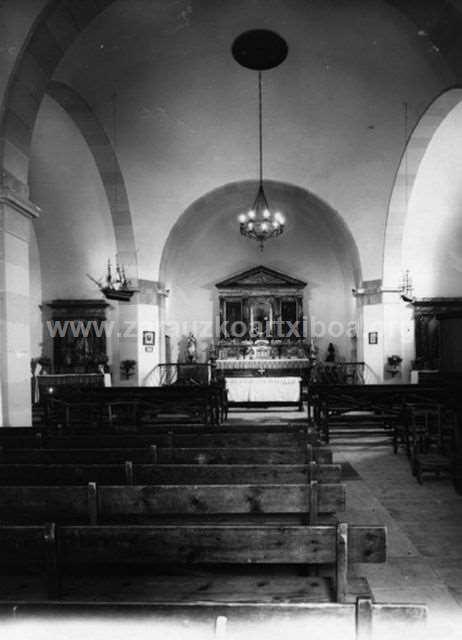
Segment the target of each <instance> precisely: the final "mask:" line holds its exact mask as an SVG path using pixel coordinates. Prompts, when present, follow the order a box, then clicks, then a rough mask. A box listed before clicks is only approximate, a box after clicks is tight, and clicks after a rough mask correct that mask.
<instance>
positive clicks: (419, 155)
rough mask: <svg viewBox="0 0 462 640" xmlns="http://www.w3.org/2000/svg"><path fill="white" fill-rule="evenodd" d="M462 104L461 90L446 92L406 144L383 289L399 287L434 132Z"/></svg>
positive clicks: (390, 226)
mask: <svg viewBox="0 0 462 640" xmlns="http://www.w3.org/2000/svg"><path fill="white" fill-rule="evenodd" d="M461 100H462V88H461V89H459V88H457V89H450V90H449V91H446V92H444V93H443V94H441V95H440V96H438V98H436V100H435V101H434V102H432V104H431V105H430V106H429V107H428V109H427V110H426V111H425V113H424V114H423V115H422V117H421V118H420V120H419V122H418V123H417V125H416V127H415V128H414V130H413V131H412V133H411V135H410V136H409V139H408V141H407V144H406V147H405V149H404V151H403V154H402V156H401V161H400V165H399V168H398V171H397V173H396V177H395V181H394V184H393V190H392V193H391V198H390V203H389V206H388V215H387V221H386V225H385V240H384V253H383V286H384V288H386V287H397V286H398V283H399V281H400V279H401V277H402V273H403V270H404V267H405V265H403V264H402V245H403V232H404V225H405V222H406V216H407V212H408V205H409V201H410V198H411V194H412V190H413V188H414V184H415V180H416V177H417V173H418V171H419V167H420V164H421V162H422V159H423V157H424V155H425V153H426V151H427V149H428V146H429V144H430V141H431V139H432V138H433V136H434V134H435V132H436V131H437V129H438V128H439V126H440V125H441V123H442V122H443V120H445V118H446V117H447V116H448V114H449V113H450V112H451V111H452V110H453V109H454V107H456V106H457V105H458V104H459V102H460V101H461Z"/></svg>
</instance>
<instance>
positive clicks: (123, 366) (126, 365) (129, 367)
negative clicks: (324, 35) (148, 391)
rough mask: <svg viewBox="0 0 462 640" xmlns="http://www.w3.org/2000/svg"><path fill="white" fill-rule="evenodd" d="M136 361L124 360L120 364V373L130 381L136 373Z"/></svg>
mask: <svg viewBox="0 0 462 640" xmlns="http://www.w3.org/2000/svg"><path fill="white" fill-rule="evenodd" d="M135 367H136V360H122V362H121V363H120V371H121V373H122V374H123V375H124V376H125V379H126V380H128V379H129V378H130V377H131V376H133V375H134V373H135Z"/></svg>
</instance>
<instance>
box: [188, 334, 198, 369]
mask: <svg viewBox="0 0 462 640" xmlns="http://www.w3.org/2000/svg"><path fill="white" fill-rule="evenodd" d="M196 360H197V340H196V338H195V337H194V334H192V333H190V334H189V336H188V340H187V342H186V361H187V362H196Z"/></svg>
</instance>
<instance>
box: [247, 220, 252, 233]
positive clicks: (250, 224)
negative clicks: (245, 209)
mask: <svg viewBox="0 0 462 640" xmlns="http://www.w3.org/2000/svg"><path fill="white" fill-rule="evenodd" d="M247 229H248V230H249V231H252V229H253V222H249V223H248V224H247Z"/></svg>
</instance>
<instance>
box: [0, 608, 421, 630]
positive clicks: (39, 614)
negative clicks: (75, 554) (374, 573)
mask: <svg viewBox="0 0 462 640" xmlns="http://www.w3.org/2000/svg"><path fill="white" fill-rule="evenodd" d="M426 619H427V608H426V607H425V606H424V605H421V604H380V603H377V602H373V601H372V599H370V598H358V600H357V601H356V602H355V603H354V604H346V603H344V604H338V603H335V604H334V603H306V604H305V603H297V604H287V603H284V604H278V603H260V604H252V603H246V604H238V603H231V602H230V603H226V604H223V603H211V602H200V601H198V602H192V603H188V604H179V603H166V604H163V605H152V604H149V603H147V602H143V603H142V604H139V603H122V602H106V603H95V602H85V603H83V602H60V603H57V602H47V601H43V602H40V603H35V604H30V603H29V604H28V603H25V602H21V601H12V602H1V601H0V625H1V626H0V629H1V630H2V631H3V632H5V631H7V629H8V630H11V631H13V633H15V634H16V636H15V637H18V630H19V625H21V627H20V628H21V638H22V639H23V640H32V639H33V640H36V637H37V635H40V637H48V638H56V637H58V636H59V637H74V636H76V637H78V636H85V635H86V634H88V625H89V623H91V624H92V626H93V628H94V626H95V624H96V625H97V626H98V627H99V628H102V629H103V630H104V633H105V637H108V638H109V637H118V636H119V634H120V629H121V625H122V624H123V623H125V624H129V626H130V638H131V639H132V640H146V638H147V637H151V638H156V637H158V636H163V637H165V634H166V633H167V634H169V635H168V637H172V636H173V637H175V638H181V639H182V640H188V638H191V639H194V640H197V639H198V638H201V639H204V640H207V639H210V640H212V639H215V640H219V639H222V640H223V639H224V638H227V639H228V640H236V639H237V638H239V640H256V639H260V638H270V639H274V638H275V637H277V638H278V639H279V640H280V639H281V638H291V640H306V639H307V638H310V640H326V639H328V638H338V637H339V629H340V630H341V638H342V640H383V638H387V637H388V638H389V637H399V636H400V635H401V634H405V636H406V638H408V639H409V640H414V639H416V638H418V639H419V640H420V639H421V638H422V632H423V631H424V629H425V622H426ZM31 620H32V621H33V624H32V625H29V626H27V622H28V621H29V622H30V621H31ZM2 623H3V624H2ZM24 623H26V624H24ZM6 625H8V627H6ZM2 627H3V628H2ZM275 630H277V635H276V636H275ZM23 634H25V635H23ZM170 634H171V635H170Z"/></svg>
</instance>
